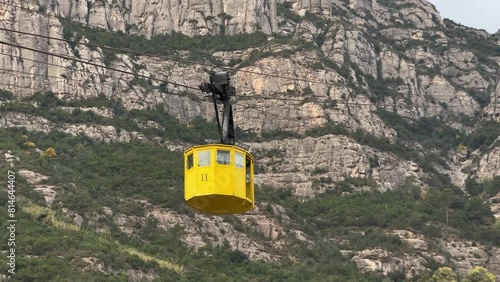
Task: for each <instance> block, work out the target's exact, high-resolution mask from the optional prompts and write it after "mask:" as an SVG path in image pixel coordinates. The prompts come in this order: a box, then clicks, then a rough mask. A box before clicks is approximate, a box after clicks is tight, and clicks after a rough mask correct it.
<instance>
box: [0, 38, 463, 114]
mask: <svg viewBox="0 0 500 282" xmlns="http://www.w3.org/2000/svg"><path fill="white" fill-rule="evenodd" d="M2 43H3V42H1V41H0V44H2ZM16 47H18V48H22V49H26V48H27V47H23V46H16ZM28 49H30V50H35V49H32V48H28ZM36 51H39V50H36ZM44 53H47V54H48V55H53V54H52V53H50V52H44ZM0 55H4V56H13V57H17V56H16V55H12V54H5V53H2V52H0ZM55 55H56V56H58V55H57V54H55ZM22 59H23V60H28V61H33V62H36V63H41V64H46V65H51V66H56V67H60V68H68V67H69V66H61V65H57V64H53V63H49V62H46V61H39V60H33V59H28V58H24V57H23V58H22ZM65 59H67V60H76V61H78V62H81V63H83V64H85V63H90V64H94V63H91V62H86V61H83V60H79V59H75V58H72V57H66V56H65ZM97 66H98V67H103V66H102V65H97ZM104 68H105V69H111V70H112V71H117V72H125V73H127V74H134V73H131V72H128V71H123V70H120V69H114V68H108V67H104ZM73 71H78V72H82V73H87V74H91V75H101V74H99V73H94V72H90V71H88V70H79V69H75V70H73ZM32 75H33V74H32ZM38 76H45V75H40V74H38ZM147 78H148V79H149V77H147ZM64 79H65V81H81V80H76V79H72V78H67V77H66V78H64ZM156 80H158V79H156ZM158 81H162V82H164V83H169V84H175V85H177V86H179V87H185V88H186V89H190V90H197V91H199V88H196V87H191V86H188V85H184V84H179V83H171V82H169V81H166V80H158ZM98 84H103V85H110V86H113V85H114V83H110V82H107V81H100V82H98ZM73 86H75V85H73ZM168 92H169V93H168V94H172V95H180V96H185V95H186V94H191V95H197V93H194V92H187V91H184V92H181V93H182V94H178V93H175V92H172V89H168ZM269 93H272V94H279V93H276V92H271V91H269ZM235 98H236V99H252V100H276V101H291V102H298V103H306V102H316V103H325V102H326V103H333V104H336V105H351V106H369V107H380V106H378V105H376V104H374V103H360V102H349V101H342V100H338V99H331V98H324V99H319V98H318V97H305V98H303V99H300V98H290V97H270V96H260V95H237V96H236V97H235ZM384 106H385V105H384ZM454 106H456V107H462V106H461V105H449V107H454ZM427 107H439V108H442V106H440V105H427Z"/></svg>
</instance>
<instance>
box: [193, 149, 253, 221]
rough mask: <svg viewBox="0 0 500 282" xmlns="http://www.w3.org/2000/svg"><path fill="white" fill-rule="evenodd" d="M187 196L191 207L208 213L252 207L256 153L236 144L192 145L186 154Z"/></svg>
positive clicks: (220, 213)
mask: <svg viewBox="0 0 500 282" xmlns="http://www.w3.org/2000/svg"><path fill="white" fill-rule="evenodd" d="M184 198H185V200H186V203H187V204H188V205H189V206H190V207H191V208H193V209H195V210H197V211H200V212H204V213H210V214H218V215H222V214H238V213H244V212H246V211H249V210H252V209H253V207H254V172H253V156H252V155H251V154H250V153H249V152H247V151H246V150H244V149H242V148H240V147H238V146H235V145H225V144H209V145H199V146H194V147H191V148H190V149H188V150H187V151H186V152H185V153H184Z"/></svg>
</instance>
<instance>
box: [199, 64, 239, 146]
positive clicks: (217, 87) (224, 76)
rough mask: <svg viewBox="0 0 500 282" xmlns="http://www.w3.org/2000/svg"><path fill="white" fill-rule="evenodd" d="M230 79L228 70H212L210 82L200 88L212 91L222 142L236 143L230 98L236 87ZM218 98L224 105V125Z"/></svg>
mask: <svg viewBox="0 0 500 282" xmlns="http://www.w3.org/2000/svg"><path fill="white" fill-rule="evenodd" d="M230 80H231V78H230V77H229V73H228V72H227V71H224V72H213V71H212V72H210V83H202V84H201V85H200V86H199V88H200V90H201V91H202V92H205V93H212V100H213V103H214V109H215V116H216V118H217V126H218V127H219V135H220V140H221V143H222V144H231V145H233V144H234V143H235V134H234V120H233V107H232V105H231V102H230V101H229V100H230V99H231V97H232V96H234V95H236V89H235V88H234V87H233V86H231V85H230V83H231V82H230ZM217 100H219V101H221V102H222V105H223V107H224V108H223V111H222V126H221V123H220V119H219V111H218V109H217Z"/></svg>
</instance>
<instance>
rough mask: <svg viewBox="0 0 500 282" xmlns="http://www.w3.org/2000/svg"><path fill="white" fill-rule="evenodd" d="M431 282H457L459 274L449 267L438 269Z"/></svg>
mask: <svg viewBox="0 0 500 282" xmlns="http://www.w3.org/2000/svg"><path fill="white" fill-rule="evenodd" d="M430 281H431V282H457V274H456V273H455V272H453V270H452V269H451V268H449V267H446V266H443V267H440V268H438V270H436V272H434V275H432V277H431V280H430Z"/></svg>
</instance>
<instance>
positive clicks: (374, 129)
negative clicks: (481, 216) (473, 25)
mask: <svg viewBox="0 0 500 282" xmlns="http://www.w3.org/2000/svg"><path fill="white" fill-rule="evenodd" d="M0 22H1V23H2V25H1V27H2V28H3V29H6V30H1V31H0V41H2V42H3V43H8V44H10V45H7V44H0V50H1V51H0V58H1V60H0V72H1V73H2V75H1V76H0V85H1V87H2V89H5V90H9V91H11V92H12V93H14V95H15V98H14V99H13V100H14V102H15V101H22V102H20V103H24V104H29V105H31V106H33V107H34V108H40V104H37V103H38V102H33V100H30V97H33V95H34V94H35V93H36V92H38V91H52V92H53V93H54V94H55V95H56V96H57V98H58V99H60V100H61V101H64V102H65V103H66V104H67V105H55V107H56V108H57V109H60V110H61V111H63V112H67V113H73V111H75V110H77V111H83V112H91V113H92V114H93V115H95V116H97V117H99V118H100V119H96V121H94V122H83V121H76V122H74V121H69V120H68V121H63V122H57V121H54V119H53V118H51V117H50V116H47V115H43V114H42V113H41V111H34V112H28V111H26V110H22V108H20V107H11V108H9V107H7V108H4V110H3V111H2V112H0V117H1V119H0V128H17V127H25V128H26V129H28V130H29V131H34V132H45V133H47V132H49V131H52V130H58V131H62V132H64V133H67V134H70V135H73V136H80V135H85V136H87V137H89V138H90V139H93V140H97V141H103V142H108V143H109V142H127V143H128V142H133V141H134V142H135V141H140V142H152V143H154V144H157V145H160V146H164V147H165V148H168V149H170V150H173V151H182V150H183V149H184V148H186V147H187V146H189V145H192V144H193V142H189V141H179V140H177V139H175V138H170V136H159V135H158V134H155V133H153V134H150V132H151V130H152V129H155V128H159V127H160V126H161V125H160V124H159V123H158V122H157V121H155V120H153V119H150V120H146V121H144V122H141V121H139V120H133V121H131V122H132V123H134V127H131V128H122V127H120V126H119V125H117V124H115V123H111V122H99V120H104V119H105V120H113V119H115V117H117V116H119V115H120V113H119V112H118V111H117V110H116V108H112V107H108V106H97V107H93V106H80V105H71V102H72V101H78V100H82V99H92V98H98V97H105V99H109V100H117V101H120V102H121V104H122V105H123V111H133V110H139V111H146V110H148V109H152V108H155V107H157V106H162V107H163V109H164V111H165V113H166V114H168V115H170V116H172V117H175V118H176V119H177V120H178V121H180V123H181V124H186V125H188V126H190V125H191V124H193V123H195V122H196V121H197V119H199V118H200V117H202V118H203V119H204V120H207V121H211V120H212V119H213V117H214V114H213V105H212V104H211V102H210V101H208V100H207V99H204V98H203V96H202V95H201V93H195V94H194V95H193V94H192V91H191V90H189V89H187V88H186V87H183V86H182V85H187V86H190V87H197V85H199V84H200V83H201V82H203V81H205V80H206V79H207V70H209V69H211V68H216V67H217V66H218V67H219V68H220V67H228V68H230V69H232V70H233V71H232V72H231V73H232V83H233V85H234V86H235V87H236V89H237V96H236V98H235V123H236V124H237V125H238V127H239V129H241V132H244V133H245V134H246V135H245V134H243V135H242V136H247V135H248V136H250V135H251V136H253V137H247V138H246V139H245V138H242V140H241V143H240V144H241V145H243V146H244V147H247V148H249V149H250V151H251V152H253V153H254V154H255V155H256V158H257V161H256V163H257V164H256V170H257V175H256V183H257V184H259V185H261V186H266V187H273V188H275V189H279V190H287V191H290V192H291V194H292V195H293V197H294V198H296V199H299V200H300V201H305V202H307V201H310V200H311V199H315V198H317V197H321V196H322V195H323V194H325V193H327V192H331V191H337V190H339V187H340V186H341V185H340V183H349V181H351V182H352V180H358V181H360V182H361V183H362V184H356V185H353V184H352V183H351V186H350V187H351V188H352V189H350V190H349V191H346V192H345V193H361V192H362V191H370V190H379V191H382V192H386V191H393V190H397V189H399V187H400V186H401V185H404V183H407V182H408V179H411V180H412V181H413V183H414V185H417V186H418V187H420V188H421V189H422V191H424V192H425V191H429V190H433V189H434V188H435V187H434V186H433V185H434V184H433V183H432V182H431V181H430V180H432V179H433V175H435V174H436V173H438V174H439V175H442V176H447V177H449V179H450V185H455V186H456V187H457V188H458V189H460V190H462V191H464V192H465V193H466V195H468V193H471V192H470V191H468V190H467V189H466V182H467V179H469V180H470V179H474V180H475V181H477V182H478V183H481V182H485V181H486V182H488V181H491V179H493V178H494V177H496V176H500V149H499V148H500V147H499V145H500V139H499V137H498V132H500V131H499V130H498V128H499V127H500V125H499V123H500V39H499V37H498V34H497V35H491V34H488V33H486V32H484V31H479V30H474V29H470V28H467V27H464V26H460V25H458V24H456V23H453V22H452V21H449V20H443V19H442V18H441V16H440V14H439V13H438V11H437V10H436V9H435V7H434V6H433V5H432V4H430V3H429V2H427V1H426V0H404V1H403V0H401V1H392V0H384V1H382V0H328V1H320V0H317V1H312V0H309V1H300V0H298V1H282V0H251V1H227V0H216V1H215V0H196V1H153V0H151V1H149V0H148V1H139V0H123V1H116V0H87V1H78V0H67V1H59V0H39V1H19V0H10V1H8V3H3V4H0ZM75 26H76V28H75ZM88 27H93V28H99V29H94V30H92V31H91V30H90V29H89V28H88ZM8 30H15V31H22V32H25V33H31V34H37V35H40V36H42V37H34V36H32V35H29V34H22V33H15V32H11V31H8ZM93 32H95V33H100V34H101V37H99V36H97V37H94V36H92V33H93ZM107 32H113V33H109V34H114V35H117V34H120V35H119V36H123V37H125V38H127V37H129V38H131V39H130V40H137V41H141V42H146V44H145V45H143V46H146V45H147V44H148V43H147V42H149V41H148V40H151V42H155V41H154V40H155V38H156V39H158V38H163V37H164V38H165V42H166V41H168V40H174V37H168V36H171V34H172V33H174V34H177V35H178V36H180V38H181V39H185V40H188V39H186V38H189V37H193V36H194V37H195V38H220V37H222V36H223V37H222V40H225V41H231V40H236V41H237V43H238V44H239V45H238V46H242V45H244V44H242V42H243V43H245V40H248V46H245V47H231V48H227V50H224V48H222V47H221V48H216V47H214V46H206V49H207V50H206V51H205V53H202V54H201V55H200V54H197V52H198V50H195V51H193V50H189V49H186V48H185V49H182V48H183V47H179V48H178V49H175V48H173V50H169V52H170V53H168V54H170V55H169V56H166V57H165V56H163V57H161V56H160V57H158V56H156V57H155V56H147V55H145V54H143V55H140V54H131V53H127V52H121V51H116V50H115V51H113V52H112V53H110V52H109V50H106V49H105V48H99V47H93V46H91V45H87V43H92V44H97V45H100V43H102V42H105V43H104V44H106V45H108V46H112V47H117V48H120V46H113V42H112V40H108V41H99V40H102V39H103V35H102V34H108V33H107ZM179 33H180V34H183V35H186V36H185V37H182V36H181V35H179ZM255 34H257V35H260V36H261V37H262V38H263V40H262V41H259V42H258V43H252V42H250V41H251V39H252V38H254V37H252V36H253V35H255ZM109 36H110V37H111V35H109ZM162 36H163V37H162ZM196 36H203V37H196ZM238 36H240V37H238ZM245 36H247V37H245ZM112 38H113V37H112ZM115 38H118V37H115ZM120 38H121V37H120ZM200 40H202V39H200ZM214 42H216V41H214ZM231 42H232V41H231ZM76 43H82V44H76ZM151 44H152V43H151ZM165 44H166V43H165ZM13 45H14V46H13ZM15 45H17V46H22V47H27V48H31V49H36V50H40V51H42V52H34V51H32V50H28V49H24V48H20V47H16V46H15ZM101 45H102V44H101ZM180 45H182V44H180ZM124 48H125V47H124ZM134 51H138V52H141V51H142V50H134ZM50 54H58V55H59V56H58V57H57V56H53V55H50ZM159 54H160V55H164V54H165V53H161V52H160V53H159ZM200 57H201V58H200ZM71 58H76V59H78V60H79V61H73V60H71ZM193 58H196V59H193ZM87 61H89V62H93V63H94V64H93V65H89V64H85V63H84V62H87ZM99 65H106V66H108V67H109V68H112V69H117V70H121V71H125V72H128V73H123V72H121V73H120V72H117V71H113V70H111V69H109V68H108V69H105V68H102V67H99ZM131 73H135V74H138V75H141V77H137V76H134V75H133V74H131ZM145 78H149V80H148V79H145ZM162 81H169V82H174V83H176V84H179V85H174V84H164V83H162ZM196 95H198V96H196ZM26 101H28V102H26ZM14 102H8V101H2V102H1V103H2V106H5V105H8V104H9V103H14ZM49 115H50V114H49ZM495 130H496V131H495ZM495 132H497V134H496V135H495ZM488 133H489V135H488ZM252 134H253V135H252ZM481 134H482V135H481ZM491 134H493V136H491ZM450 136H451V137H450ZM474 136H479V137H477V138H476V137H474ZM444 137H450V139H439V138H444ZM436 140H438V141H439V140H445V141H442V142H443V144H441V143H440V144H438V145H436V142H438V141H436ZM446 140H448V141H446ZM433 142H434V143H433ZM439 142H441V141H439ZM401 146H403V147H401ZM400 148H404V149H400ZM0 149H1V148H0ZM6 156H7V155H6ZM9 156H11V155H10V154H9ZM9 158H11V157H9ZM436 158H437V160H436ZM33 170H35V169H33V168H31V169H30V170H27V169H24V170H20V171H19V174H20V175H21V176H22V177H24V178H26V179H27V181H28V182H29V183H31V184H32V185H33V189H34V190H35V191H37V192H39V193H40V194H41V195H43V197H44V199H45V201H46V203H47V205H49V206H50V205H51V204H54V203H57V202H58V201H59V202H60V207H62V208H64V205H65V203H64V202H63V200H60V198H58V196H57V195H58V193H59V192H58V191H59V190H60V189H59V188H58V187H57V186H51V185H45V184H43V181H42V179H44V178H47V177H48V176H44V175H42V174H39V172H38V171H33ZM40 181H42V182H40ZM76 185H78V183H76ZM494 191H495V193H498V191H497V190H495V189H494ZM499 198H500V195H499V194H494V195H487V196H484V197H483V198H482V200H483V201H484V202H485V203H488V205H489V207H490V208H491V209H492V211H493V213H494V214H495V218H496V220H497V222H498V220H499V219H498V218H500V209H499V207H498V205H499V200H498V199H499ZM139 205H140V209H141V210H142V213H143V214H144V215H143V216H136V215H131V214H125V213H118V212H116V211H113V210H112V209H111V208H108V209H106V211H107V212H106V213H102V214H100V213H86V214H79V213H78V212H77V211H71V210H69V209H67V208H66V209H64V210H62V209H61V211H63V212H62V214H63V215H65V216H66V217H67V218H70V219H71V220H74V222H75V223H76V224H77V225H79V226H81V225H82V222H85V224H86V225H88V226H90V227H91V228H92V229H94V230H97V231H98V232H104V233H106V232H110V231H109V227H106V225H103V224H102V223H101V221H102V220H101V219H102V218H108V219H109V220H110V221H111V222H113V223H114V224H115V225H116V226H118V228H119V229H120V230H121V231H122V232H123V233H124V234H126V235H127V236H130V237H134V236H136V233H137V229H138V228H137V226H141V225H144V224H145V222H146V221H147V219H148V218H154V219H155V220H157V221H158V229H160V230H169V229H171V228H173V227H175V226H181V227H182V228H183V229H184V231H185V235H184V237H183V238H182V241H183V243H184V244H185V245H186V246H189V247H191V248H194V249H199V248H201V247H203V246H206V245H212V244H213V245H222V244H224V241H226V242H228V243H229V246H230V247H231V248H232V249H238V250H240V251H241V252H243V253H244V254H245V255H247V256H248V257H249V259H251V260H264V261H279V260H280V259H283V258H284V257H293V256H292V255H290V254H288V253H286V250H287V248H289V247H290V246H292V245H293V243H292V242H297V241H299V242H302V243H304V244H311V245H314V239H313V237H312V236H311V235H310V234H307V232H305V230H300V228H298V227H297V228H295V227H296V226H295V227H294V225H293V224H292V225H290V217H289V216H288V215H287V213H288V212H289V211H287V210H286V208H284V207H283V206H281V205H278V204H276V203H259V204H258V207H257V208H256V210H255V211H254V212H252V213H249V214H245V215H240V216H236V217H235V219H233V220H235V221H236V222H238V224H239V225H243V226H247V227H248V228H249V229H250V230H253V231H252V232H255V233H257V234H260V235H259V236H254V235H255V234H253V233H252V234H253V235H252V234H248V232H247V230H248V229H245V230H241V229H238V228H237V227H235V224H234V222H226V221H224V220H223V219H221V218H217V217H208V216H205V215H196V216H194V217H189V216H187V215H185V214H183V213H180V212H178V211H176V210H173V209H168V208H162V207H158V206H155V205H154V204H152V203H150V202H148V201H145V202H141V203H140V204H139ZM497 224H498V223H497ZM446 228H450V229H452V228H451V227H446ZM384 232H386V234H389V235H391V236H396V237H397V238H400V240H402V242H403V244H406V245H407V246H409V247H408V248H409V250H411V252H410V251H408V252H399V253H396V252H393V251H390V250H387V249H384V247H383V246H381V247H374V248H366V249H364V250H344V251H345V254H346V256H348V257H350V258H351V259H352V261H353V262H354V263H355V264H356V265H357V267H358V268H359V269H360V271H361V272H363V273H365V272H367V273H370V272H374V273H383V274H386V275H387V274H388V273H392V272H395V271H397V272H402V273H404V275H405V276H407V277H414V276H416V275H418V274H421V273H422V272H423V271H425V270H426V269H429V261H433V262H438V263H442V264H448V265H451V266H453V267H454V268H455V269H456V270H457V272H458V273H459V274H460V275H462V276H464V275H466V273H467V270H469V269H471V268H473V267H474V266H477V265H481V266H485V267H487V268H488V269H490V271H492V272H494V273H496V274H497V276H499V277H500V255H499V253H500V251H499V249H498V246H497V247H495V246H487V245H486V244H484V245H483V244H481V243H480V242H472V241H470V240H466V239H465V238H462V237H461V236H456V235H450V236H444V237H441V238H432V237H431V236H426V235H423V234H417V233H415V232H413V231H409V230H396V229H392V230H390V228H388V229H387V230H385V231H384ZM454 232H455V231H453V230H451V231H450V234H455V233H454ZM333 239H335V238H332V240H333ZM146 276H147V275H146ZM152 277H153V278H154V275H153V276H152Z"/></svg>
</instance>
